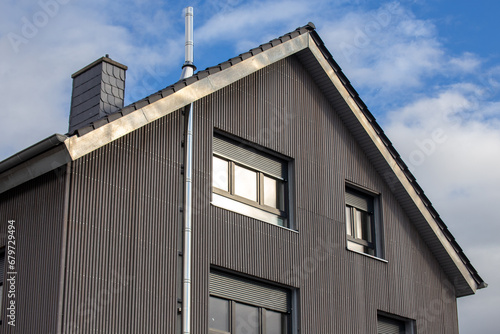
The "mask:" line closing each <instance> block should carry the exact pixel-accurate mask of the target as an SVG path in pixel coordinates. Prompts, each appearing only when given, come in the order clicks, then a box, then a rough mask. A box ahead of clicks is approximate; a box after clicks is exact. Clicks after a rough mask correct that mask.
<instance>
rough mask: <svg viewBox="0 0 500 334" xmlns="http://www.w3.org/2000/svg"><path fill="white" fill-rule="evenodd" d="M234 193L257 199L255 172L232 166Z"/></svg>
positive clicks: (252, 199)
mask: <svg viewBox="0 0 500 334" xmlns="http://www.w3.org/2000/svg"><path fill="white" fill-rule="evenodd" d="M234 194H235V195H238V196H241V197H245V198H248V199H249V200H251V201H257V173H256V172H254V171H252V170H250V169H247V168H245V167H241V166H238V165H235V166H234Z"/></svg>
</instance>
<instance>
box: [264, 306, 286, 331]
mask: <svg viewBox="0 0 500 334" xmlns="http://www.w3.org/2000/svg"><path fill="white" fill-rule="evenodd" d="M282 318H283V315H282V314H281V313H279V312H274V311H269V310H266V329H265V331H264V333H265V334H282V333H285V331H284V330H283V329H284V328H283V319H282Z"/></svg>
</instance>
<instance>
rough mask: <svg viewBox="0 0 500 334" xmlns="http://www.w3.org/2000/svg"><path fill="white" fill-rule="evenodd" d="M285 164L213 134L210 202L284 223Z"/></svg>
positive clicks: (257, 217) (270, 156) (266, 154)
mask: <svg viewBox="0 0 500 334" xmlns="http://www.w3.org/2000/svg"><path fill="white" fill-rule="evenodd" d="M287 174H288V164H287V162H286V161H285V160H283V159H280V158H278V157H276V156H274V155H272V154H269V153H266V152H263V151H261V150H258V149H256V148H254V147H252V146H249V145H245V144H243V143H240V142H237V141H234V140H232V139H229V138H226V137H223V136H221V135H218V134H215V135H214V139H213V160H212V189H213V195H212V203H213V204H214V205H216V206H219V207H222V208H225V209H227V210H231V211H235V212H238V213H241V214H244V215H247V216H250V217H253V218H256V219H260V220H263V221H266V222H268V223H272V224H277V225H280V226H288V218H289V217H288V208H287V207H288V203H287V192H288V185H287Z"/></svg>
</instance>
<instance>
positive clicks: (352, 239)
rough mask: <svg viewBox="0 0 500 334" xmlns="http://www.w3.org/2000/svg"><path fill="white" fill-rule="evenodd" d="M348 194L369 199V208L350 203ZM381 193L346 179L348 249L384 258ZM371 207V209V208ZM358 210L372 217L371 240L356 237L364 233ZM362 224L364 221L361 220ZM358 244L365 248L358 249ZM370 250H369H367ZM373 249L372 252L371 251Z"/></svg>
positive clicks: (361, 198) (345, 198) (345, 200)
mask: <svg viewBox="0 0 500 334" xmlns="http://www.w3.org/2000/svg"><path fill="white" fill-rule="evenodd" d="M348 194H350V196H353V197H358V198H359V199H360V200H361V201H367V203H368V204H367V207H368V208H367V209H365V208H361V207H360V206H359V205H354V204H352V203H348V199H347V197H348ZM380 197H381V196H380V193H377V192H375V191H372V190H370V189H368V188H365V187H362V186H359V185H357V184H354V183H352V182H349V181H346V184H345V192H344V215H345V216H344V223H345V224H346V225H345V226H346V227H345V229H346V240H347V242H346V243H347V249H348V250H350V251H353V252H356V253H359V254H363V255H366V256H370V257H374V258H377V259H381V260H383V257H384V249H383V240H384V239H383V231H382V210H381V203H380V202H381V201H380ZM370 207H371V209H370ZM347 210H350V215H349V217H350V222H349V223H350V226H351V228H350V230H351V234H349V233H348V227H347V224H348V218H349V217H348V215H347ZM356 212H361V213H364V214H367V216H368V217H370V220H371V221H370V232H369V234H370V236H371V241H369V240H367V239H363V238H358V237H356V236H357V235H362V234H363V231H358V228H357V225H358V224H357V222H356V217H355V215H356ZM360 225H361V226H362V225H363V223H362V222H361V223H360ZM356 246H358V247H359V246H361V247H363V250H359V249H356ZM367 250H368V251H367ZM370 251H371V252H370ZM384 261H385V260H384Z"/></svg>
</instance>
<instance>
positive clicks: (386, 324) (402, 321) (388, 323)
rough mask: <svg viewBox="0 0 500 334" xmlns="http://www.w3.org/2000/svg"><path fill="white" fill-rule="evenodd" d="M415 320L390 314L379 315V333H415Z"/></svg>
mask: <svg viewBox="0 0 500 334" xmlns="http://www.w3.org/2000/svg"><path fill="white" fill-rule="evenodd" d="M414 333H415V320H410V319H406V318H402V317H398V316H394V315H389V314H385V313H384V314H380V313H379V314H378V315H377V334H414Z"/></svg>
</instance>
